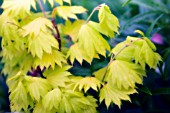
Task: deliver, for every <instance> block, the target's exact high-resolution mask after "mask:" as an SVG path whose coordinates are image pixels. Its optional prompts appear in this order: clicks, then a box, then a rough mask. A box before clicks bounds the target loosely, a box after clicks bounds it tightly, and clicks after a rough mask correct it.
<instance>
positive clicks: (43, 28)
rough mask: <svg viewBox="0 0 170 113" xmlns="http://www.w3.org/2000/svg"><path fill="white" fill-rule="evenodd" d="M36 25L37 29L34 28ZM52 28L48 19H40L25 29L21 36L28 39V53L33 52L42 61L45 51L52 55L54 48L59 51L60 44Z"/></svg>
mask: <svg viewBox="0 0 170 113" xmlns="http://www.w3.org/2000/svg"><path fill="white" fill-rule="evenodd" d="M34 25H36V27H33V28H32V26H34ZM52 26H53V25H52V23H51V22H50V21H49V20H48V19H46V18H42V17H39V18H37V19H35V20H34V21H32V22H30V23H29V24H27V25H26V26H24V27H23V29H24V30H22V31H21V34H22V36H23V37H27V38H28V45H27V46H28V52H31V53H32V55H33V56H34V57H35V55H36V56H38V57H39V58H40V59H41V58H42V55H43V51H45V52H46V53H49V54H50V53H52V47H54V48H56V49H58V42H57V40H56V39H55V38H54V36H53V35H52V32H51V30H50V29H52ZM49 28H50V29H49Z"/></svg>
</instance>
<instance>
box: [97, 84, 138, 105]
mask: <svg viewBox="0 0 170 113" xmlns="http://www.w3.org/2000/svg"><path fill="white" fill-rule="evenodd" d="M133 93H136V90H135V89H133V88H132V89H127V90H125V89H121V90H120V89H118V88H116V87H114V86H112V85H110V84H109V83H107V84H106V85H104V86H103V87H102V89H101V90H100V95H99V96H100V103H101V102H102V101H103V100H105V104H106V106H107V108H109V106H110V104H111V103H114V104H116V105H118V106H119V108H120V106H121V100H128V101H130V97H129V94H133Z"/></svg>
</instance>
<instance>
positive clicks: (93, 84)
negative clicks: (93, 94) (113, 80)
mask: <svg viewBox="0 0 170 113" xmlns="http://www.w3.org/2000/svg"><path fill="white" fill-rule="evenodd" d="M76 87H78V89H79V91H81V90H82V89H84V92H85V93H86V92H87V91H88V90H89V89H90V88H92V89H93V90H95V91H98V88H99V89H100V87H101V82H100V81H99V80H97V79H96V78H95V77H85V78H82V79H80V80H79V82H77V83H76V85H75V87H74V89H75V88H76Z"/></svg>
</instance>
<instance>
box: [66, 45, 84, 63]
mask: <svg viewBox="0 0 170 113" xmlns="http://www.w3.org/2000/svg"><path fill="white" fill-rule="evenodd" d="M66 57H67V58H68V57H70V62H71V63H72V64H73V62H74V60H75V59H76V60H77V61H78V62H79V63H80V64H82V62H83V55H82V50H81V49H80V48H79V47H78V44H77V43H75V44H74V45H72V46H71V47H70V49H69V51H68V52H67V56H66Z"/></svg>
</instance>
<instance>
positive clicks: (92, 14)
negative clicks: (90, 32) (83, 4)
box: [85, 5, 101, 23]
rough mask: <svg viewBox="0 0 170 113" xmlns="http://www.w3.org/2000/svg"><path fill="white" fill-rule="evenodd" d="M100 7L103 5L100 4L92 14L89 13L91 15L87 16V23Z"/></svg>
mask: <svg viewBox="0 0 170 113" xmlns="http://www.w3.org/2000/svg"><path fill="white" fill-rule="evenodd" d="M100 8H101V5H98V6H97V7H95V8H94V9H93V11H92V12H91V14H90V15H89V17H88V18H87V20H86V22H85V23H88V22H89V20H90V18H91V17H92V15H93V14H94V12H95V11H96V10H99V9H100Z"/></svg>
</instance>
